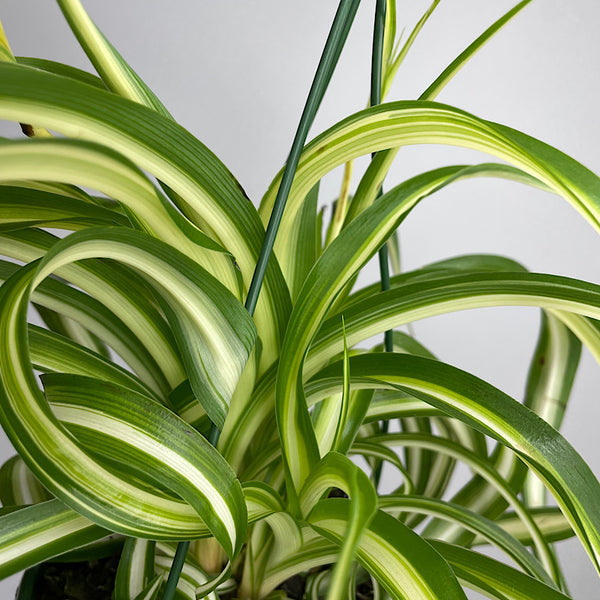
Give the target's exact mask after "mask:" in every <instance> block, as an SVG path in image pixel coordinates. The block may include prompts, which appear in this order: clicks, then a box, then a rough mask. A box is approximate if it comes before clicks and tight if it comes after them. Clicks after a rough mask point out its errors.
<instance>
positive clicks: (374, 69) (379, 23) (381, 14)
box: [371, 0, 394, 352]
mask: <svg viewBox="0 0 600 600" xmlns="http://www.w3.org/2000/svg"><path fill="white" fill-rule="evenodd" d="M385 13H386V0H377V7H376V9H375V27H374V32H373V53H372V55H371V106H377V105H378V104H381V80H382V74H383V73H382V70H383V63H382V61H383V42H384V34H385ZM378 195H381V190H379V194H378ZM379 273H380V275H381V289H382V290H383V291H385V290H389V289H390V266H389V261H388V251H387V246H386V245H385V243H384V244H383V246H382V247H381V248H380V250H379ZM393 349H394V341H393V335H392V331H391V330H390V331H386V332H385V351H386V352H392V351H393Z"/></svg>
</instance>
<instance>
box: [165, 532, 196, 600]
mask: <svg viewBox="0 0 600 600" xmlns="http://www.w3.org/2000/svg"><path fill="white" fill-rule="evenodd" d="M189 547H190V543H189V541H188V542H179V544H177V550H176V551H175V557H174V558H173V564H172V565H171V570H170V571H169V577H168V579H167V585H166V587H165V594H164V596H163V600H171V599H172V598H173V597H174V596H175V590H176V589H177V584H178V583H179V577H180V576H181V571H182V570H183V565H184V564H185V556H186V554H187V551H188V548H189Z"/></svg>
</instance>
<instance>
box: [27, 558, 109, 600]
mask: <svg viewBox="0 0 600 600" xmlns="http://www.w3.org/2000/svg"><path fill="white" fill-rule="evenodd" d="M118 564H119V557H118V556H111V557H109V558H99V559H97V560H92V561H90V562H75V563H44V564H43V565H42V566H41V570H40V574H39V579H38V582H37V586H36V587H37V589H38V590H39V591H38V596H37V597H38V598H39V600H111V598H112V592H113V588H114V587H115V575H116V573H117V566H118Z"/></svg>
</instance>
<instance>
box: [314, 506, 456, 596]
mask: <svg viewBox="0 0 600 600" xmlns="http://www.w3.org/2000/svg"><path fill="white" fill-rule="evenodd" d="M349 505H350V502H349V501H348V500H343V499H340V498H337V499H330V500H322V501H321V502H319V504H317V506H316V507H315V508H314V509H313V511H312V513H311V514H310V517H309V524H310V526H311V527H313V528H314V529H315V530H316V531H318V532H319V533H320V534H321V535H323V536H325V537H326V538H327V539H330V540H332V541H334V542H335V543H337V544H339V543H341V542H342V540H343V538H344V533H345V530H346V524H347V522H348V519H349V517H350V510H351V508H350V506H349ZM357 558H358V560H359V561H360V562H361V563H362V564H363V566H364V567H365V568H366V569H367V570H368V571H369V572H370V573H371V574H372V575H373V576H374V577H375V578H376V579H377V580H378V581H379V583H381V585H382V586H383V587H384V588H385V590H386V591H387V592H388V593H389V594H390V596H391V597H392V598H395V599H398V600H404V599H406V598H410V599H411V600H419V599H425V598H426V599H427V600H434V599H439V600H442V599H443V600H451V599H454V598H456V599H459V598H460V599H461V600H464V599H465V598H466V596H465V595H464V592H463V591H462V589H461V587H460V585H459V584H458V582H457V581H456V578H455V576H454V573H453V572H452V570H451V569H450V567H449V566H448V564H447V563H446V562H445V561H444V560H443V559H442V557H441V556H440V555H439V554H438V553H437V552H436V551H435V550H434V549H433V548H432V547H431V546H430V545H429V544H428V543H427V542H425V540H423V539H422V538H420V537H419V536H418V535H417V534H416V533H414V532H413V531H412V530H411V529H409V528H408V527H406V526H405V525H403V524H402V523H400V522H399V521H397V520H396V519H394V518H393V517H392V516H390V515H387V514H385V513H383V512H382V511H378V512H377V513H376V514H375V517H374V518H373V520H372V521H371V523H370V525H369V527H368V529H367V530H366V531H365V533H364V534H363V536H362V538H361V541H360V544H359V547H358V551H357Z"/></svg>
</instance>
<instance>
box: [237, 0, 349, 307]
mask: <svg viewBox="0 0 600 600" xmlns="http://www.w3.org/2000/svg"><path fill="white" fill-rule="evenodd" d="M359 4H360V0H341V1H340V4H339V7H338V10H337V12H336V14H335V18H334V20H333V25H332V26H331V31H330V32H329V36H328V38H327V42H326V43H325V48H324V50H323V54H322V55H321V60H320V61H319V66H318V67H317V72H316V74H315V77H314V79H313V83H312V86H311V88H310V92H309V94H308V99H307V101H306V104H305V106H304V110H303V111H302V116H301V117H300V124H299V125H298V130H297V131H296V135H295V137H294V142H293V144H292V149H291V150H290V154H289V157H288V159H287V162H286V165H285V170H284V172H283V177H282V179H281V184H280V185H279V190H278V191H277V197H276V198H275V204H274V206H273V211H272V213H271V216H270V218H269V224H268V225H267V231H266V233H265V239H264V241H263V246H262V248H261V251H260V255H259V257H258V262H257V263H256V268H255V270H254V275H253V276H252V282H251V283H250V289H249V290H248V296H247V297H246V309H247V310H248V312H249V313H250V314H251V315H253V314H254V310H255V309H256V303H257V302H258V296H259V294H260V288H261V285H262V281H263V278H264V276H265V272H266V270H267V263H268V262H269V258H270V256H271V252H272V250H273V245H274V244H275V236H276V235H277V230H278V229H279V224H280V223H281V218H282V216H283V211H284V209H285V204H286V202H287V199H288V195H289V193H290V189H291V187H292V181H293V179H294V175H295V173H296V168H297V167H298V161H299V160H300V155H301V153H302V149H303V147H304V143H305V142H306V138H307V136H308V131H309V129H310V127H311V125H312V123H313V120H314V118H315V115H316V113H317V110H318V108H319V105H320V104H321V101H322V100H323V96H324V95H325V90H326V89H327V86H328V85H329V81H330V79H331V76H332V75H333V70H334V69H335V65H336V64H337V61H338V59H339V57H340V54H341V52H342V48H343V47H344V43H345V41H346V38H347V37H348V32H349V31H350V27H351V25H352V22H353V21H354V16H355V14H356V11H357V9H358V5H359Z"/></svg>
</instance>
